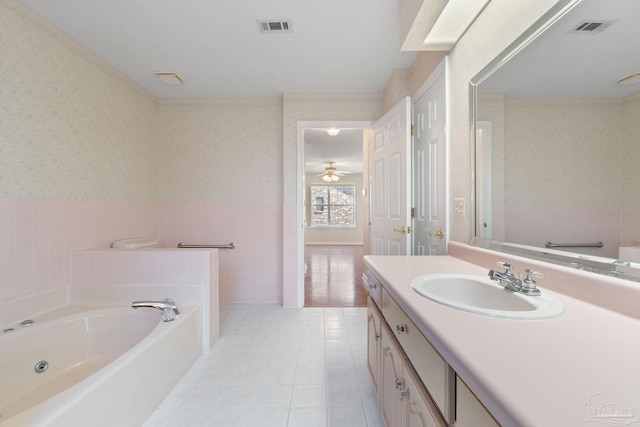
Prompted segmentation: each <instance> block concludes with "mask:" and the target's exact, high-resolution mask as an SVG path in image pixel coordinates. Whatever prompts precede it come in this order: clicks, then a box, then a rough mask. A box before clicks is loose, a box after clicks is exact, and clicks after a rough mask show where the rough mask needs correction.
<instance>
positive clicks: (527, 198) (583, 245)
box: [471, 0, 640, 278]
mask: <svg viewBox="0 0 640 427" xmlns="http://www.w3.org/2000/svg"><path fill="white" fill-rule="evenodd" d="M639 16H640V1H638V0H582V1H575V0H573V1H570V0H567V1H563V2H560V3H559V4H558V5H557V6H556V8H554V10H552V11H550V12H549V14H547V15H546V16H545V17H543V18H542V19H541V20H540V21H539V22H537V23H536V24H535V25H534V27H532V28H531V29H530V30H529V31H528V32H527V33H526V34H525V35H523V37H521V38H520V39H519V40H517V41H516V42H515V43H514V44H513V45H512V46H510V48H508V49H507V50H506V51H505V52H504V53H503V54H502V55H501V56H500V57H499V58H497V59H496V60H495V61H494V62H492V64H490V65H489V66H488V67H487V68H485V70H483V71H482V72H481V73H480V74H479V75H478V76H476V78H474V80H473V81H472V82H471V89H472V102H473V104H474V105H472V122H473V125H472V126H473V130H474V132H473V133H474V134H475V137H476V138H475V139H476V140H475V149H476V171H475V175H476V189H475V191H476V193H475V200H476V209H475V212H476V223H475V235H476V239H475V241H476V242H482V243H479V244H482V245H484V246H490V247H492V248H498V249H500V250H504V251H507V252H518V253H521V254H526V255H527V256H534V257H536V258H539V259H545V260H551V259H552V258H554V259H555V260H556V262H560V263H564V264H567V265H573V266H576V267H578V268H588V269H593V270H604V272H606V273H609V274H611V272H613V274H616V275H621V276H627V275H628V274H629V272H631V273H633V272H635V271H636V270H635V269H634V268H629V267H640V264H636V265H634V264H635V263H640V185H638V184H639V183H640V167H638V165H640V143H639V142H638V141H640V25H638V24H637V18H638V17H639ZM499 242H501V243H499ZM533 248H542V249H533ZM621 259H622V260H623V261H630V262H631V264H629V263H628V262H621V261H619V260H621ZM627 264H629V265H628V266H625V265H627ZM621 265H622V266H621ZM638 274H640V273H638ZM631 276H633V274H631ZM630 278H632V277H630Z"/></svg>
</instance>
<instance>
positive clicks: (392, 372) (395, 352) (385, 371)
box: [379, 325, 446, 427]
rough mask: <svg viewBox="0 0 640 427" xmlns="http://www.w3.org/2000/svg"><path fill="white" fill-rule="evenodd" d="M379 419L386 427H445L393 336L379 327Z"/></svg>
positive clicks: (386, 328) (385, 326) (387, 328)
mask: <svg viewBox="0 0 640 427" xmlns="http://www.w3.org/2000/svg"><path fill="white" fill-rule="evenodd" d="M381 338H382V339H381V345H382V380H381V385H380V395H379V396H380V400H381V410H382V417H383V419H384V421H385V423H386V425H387V426H388V427H396V426H397V427H446V423H445V422H444V420H443V419H442V418H441V416H440V414H439V413H438V410H437V409H436V407H435V405H434V404H433V402H432V401H431V398H430V397H429V396H428V394H427V393H426V392H425V391H424V388H423V387H422V385H421V384H422V383H421V382H420V379H419V378H418V376H417V375H416V373H415V372H414V370H413V368H412V366H411V364H410V363H409V361H408V360H407V359H406V358H405V356H404V353H403V351H402V349H401V348H400V346H399V345H398V343H397V341H396V340H395V339H394V337H393V333H392V332H391V330H390V329H389V327H388V326H387V325H384V326H383V328H382V337H381Z"/></svg>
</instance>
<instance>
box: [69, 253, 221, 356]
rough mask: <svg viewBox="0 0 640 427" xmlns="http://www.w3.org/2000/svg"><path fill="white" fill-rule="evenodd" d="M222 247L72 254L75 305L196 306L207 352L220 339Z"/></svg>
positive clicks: (71, 290) (72, 301) (72, 285)
mask: <svg viewBox="0 0 640 427" xmlns="http://www.w3.org/2000/svg"><path fill="white" fill-rule="evenodd" d="M218 281H219V279H218V250H217V249H169V248H151V249H140V250H131V249H111V248H99V249H87V250H81V251H75V252H73V269H72V279H71V287H70V301H71V303H73V304H118V305H120V304H130V303H131V302H132V301H134V300H162V299H164V298H172V299H174V300H175V301H176V303H177V304H178V306H180V305H181V304H183V305H197V306H199V307H200V310H201V311H200V312H201V316H202V323H201V332H202V347H203V351H205V352H206V351H208V350H209V348H210V346H211V345H212V344H213V343H215V342H216V340H217V339H218V335H219V311H218V305H219V303H220V300H219V297H218V286H219V285H218Z"/></svg>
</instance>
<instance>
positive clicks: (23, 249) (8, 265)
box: [0, 198, 157, 303]
mask: <svg viewBox="0 0 640 427" xmlns="http://www.w3.org/2000/svg"><path fill="white" fill-rule="evenodd" d="M156 235H157V207H156V205H155V204H134V203H101V202H79V201H59V200H39V199H14V198H4V199H0V303H7V302H12V301H15V300H18V299H21V298H24V297H28V296H32V295H35V294H38V293H41V292H45V291H48V290H51V289H55V288H60V287H66V286H69V284H70V281H71V251H73V250H76V249H82V248H92V247H108V246H109V244H110V243H111V242H112V241H114V240H118V239H123V238H130V237H137V236H156Z"/></svg>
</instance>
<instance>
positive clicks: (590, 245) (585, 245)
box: [544, 242, 604, 248]
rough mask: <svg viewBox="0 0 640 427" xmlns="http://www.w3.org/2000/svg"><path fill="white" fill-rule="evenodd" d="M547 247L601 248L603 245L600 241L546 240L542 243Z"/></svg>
mask: <svg viewBox="0 0 640 427" xmlns="http://www.w3.org/2000/svg"><path fill="white" fill-rule="evenodd" d="M544 246H545V247H547V248H601V247H603V246H604V244H603V243H602V242H593V243H552V242H547V243H545V244H544Z"/></svg>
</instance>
